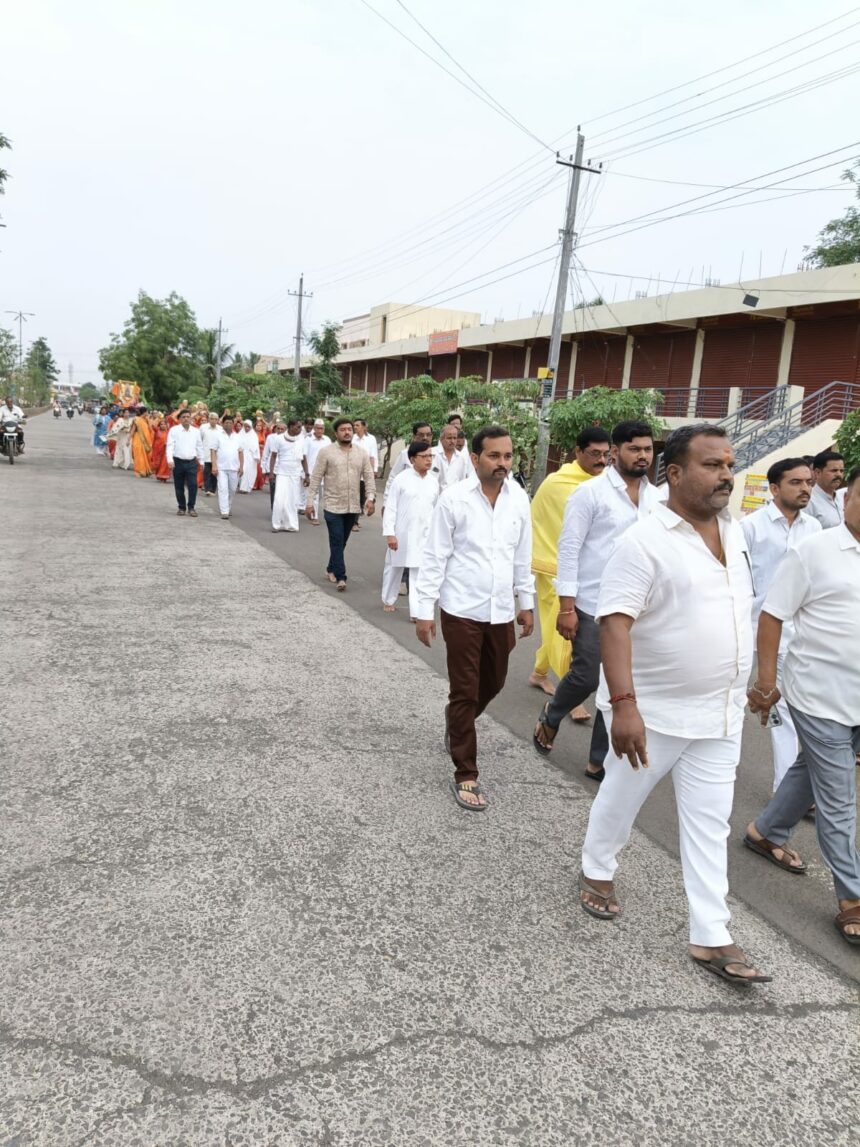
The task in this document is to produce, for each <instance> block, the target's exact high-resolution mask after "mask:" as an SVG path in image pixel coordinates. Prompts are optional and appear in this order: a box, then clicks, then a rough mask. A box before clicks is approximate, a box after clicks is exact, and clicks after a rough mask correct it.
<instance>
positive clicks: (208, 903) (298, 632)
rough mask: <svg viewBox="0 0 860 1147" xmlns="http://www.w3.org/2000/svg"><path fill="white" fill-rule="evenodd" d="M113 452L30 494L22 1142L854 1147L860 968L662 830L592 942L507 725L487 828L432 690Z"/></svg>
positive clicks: (82, 437)
mask: <svg viewBox="0 0 860 1147" xmlns="http://www.w3.org/2000/svg"><path fill="white" fill-rule="evenodd" d="M88 429H89V428H88V427H86V426H85V425H84V424H83V422H79V421H75V422H73V423H70V424H69V423H66V422H65V421H64V422H63V423H60V424H55V423H54V422H53V420H50V421H49V420H47V419H46V418H45V417H40V418H38V419H34V420H33V421H32V422H31V423H30V427H29V430H28V440H29V443H30V446H29V450H28V454H27V456H26V457H25V458H24V459H22V460H21V463H20V465H16V466H15V467H14V468H12V467H7V468H4V467H0V500H2V505H3V525H4V533H3V547H2V550H0V575H2V590H3V600H4V611H3V616H4V622H5V626H4V629H5V635H6V649H7V654H6V657H5V658H4V659H3V661H4V669H3V681H2V684H3V705H2V709H0V712H2V722H3V728H2V746H3V749H2V761H3V780H4V784H3V810H2V839H3V846H4V847H3V850H2V854H0V864H2V868H0V877H2V885H3V891H2V895H3V919H4V928H3V931H2V934H0V1051H2V1060H0V1064H2V1066H0V1144H7V1145H9V1147H11V1145H13V1144H14V1145H15V1147H25V1145H26V1147H30V1145H36V1144H39V1145H43V1144H44V1145H46V1147H67V1145H68V1147H72V1145H81V1147H83V1145H85V1144H86V1145H87V1147H89V1145H94V1147H95V1145H110V1147H114V1145H126V1144H141V1145H146V1147H153V1145H156V1144H159V1145H160V1144H171V1145H172V1144H177V1145H179V1144H181V1145H198V1144H200V1145H206V1147H208V1145H210V1144H211V1145H216V1144H218V1145H220V1144H224V1145H233V1147H236V1145H240V1144H243V1145H244V1144H253V1145H263V1144H265V1145H269V1144H272V1145H278V1147H280V1145H285V1147H291V1145H293V1144H296V1145H305V1144H338V1145H341V1144H343V1145H350V1147H351V1145H354V1144H362V1145H363V1144H383V1143H384V1144H396V1145H398V1147H400V1145H404V1147H406V1145H412V1144H416V1145H417V1144H421V1145H425V1144H428V1145H429V1144H443V1145H447V1144H452V1145H453V1144H456V1145H459V1144H464V1145H483V1144H488V1145H489V1144H493V1145H495V1144H499V1145H507V1144H517V1145H520V1144H528V1145H531V1144H535V1145H540V1147H543V1145H554V1144H558V1145H568V1144H577V1145H579V1144H583V1145H590V1144H600V1145H602V1147H605V1145H612V1147H614V1145H616V1144H617V1145H627V1144H630V1145H633V1144H642V1143H647V1144H661V1145H676V1144H677V1145H679V1147H681V1145H687V1144H690V1143H693V1142H695V1143H698V1144H702V1145H704V1147H707V1145H709V1144H715V1145H716V1144H721V1145H722V1144H726V1143H756V1144H780V1145H782V1144H786V1143H791V1144H792V1145H794V1147H806V1145H809V1147H812V1145H816V1147H817V1145H819V1144H822V1143H828V1144H849V1143H853V1142H856V1119H857V1111H858V1103H860V1095H858V1083H857V1081H858V1078H859V1077H860V1076H858V1069H860V1008H858V998H857V991H856V985H855V984H854V983H853V982H852V981H851V979H850V978H848V977H847V976H845V975H844V974H842V973H841V972H839V971H838V970H837V969H835V968H834V967H833V965H831V964H829V963H826V962H824V961H823V960H822V959H821V958H820V957H819V956H817V955H813V954H811V953H809V952H808V951H807V950H806V949H805V948H803V947H802V946H801V945H799V944H798V943H797V942H795V941H794V940H792V939H789V938H787V937H786V936H785V934H784V933H783V932H781V931H777V930H776V929H775V928H774V927H773V926H772V925H771V924H770V923H768V922H767V921H765V920H764V919H763V918H762V917H761V916H759V915H758V914H757V913H755V912H754V911H752V910H751V909H749V908H748V907H746V906H745V905H744V904H742V903H735V904H734V905H733V907H734V929H735V932H736V935H737V938H738V940H739V941H740V942H741V943H742V944H743V945H745V946H746V947H747V949H748V950H749V951H750V953H751V954H752V955H753V956H754V957H755V959H756V960H758V961H759V962H760V963H761V964H762V965H763V966H765V967H766V968H767V969H768V970H769V971H771V972H772V973H773V975H774V976H775V982H774V983H773V984H772V985H768V986H765V987H763V988H759V989H754V990H750V991H746V992H744V991H742V990H738V989H734V988H732V986H730V985H726V984H723V983H722V982H720V981H717V980H716V979H714V978H712V977H709V976H707V975H706V974H705V973H704V972H702V971H700V970H699V969H697V968H695V967H694V966H693V965H692V964H691V963H690V961H689V960H688V959H687V957H686V955H685V944H684V939H685V933H686V908H685V902H684V897H683V891H682V888H681V884H680V875H679V871H678V866H677V862H676V861H675V860H673V859H672V858H671V856H670V855H669V854H668V853H667V852H666V850H665V849H663V848H662V847H660V846H658V845H657V844H655V843H653V842H652V841H650V840H649V839H647V838H646V837H644V836H642V835H639V834H634V838H633V840H632V841H631V844H630V847H629V850H628V852H627V854H626V856H625V863H624V875H623V882H622V884H621V889H622V892H623V897H624V902H625V905H626V909H627V910H626V913H625V916H624V918H623V919H622V920H621V921H620V922H619V923H618V924H617V925H602V924H600V923H598V922H596V921H594V922H592V921H591V920H589V919H588V918H586V917H585V916H584V915H583V914H582V913H581V912H580V911H579V910H578V909H577V907H576V898H575V895H574V891H573V889H574V882H575V878H576V874H577V871H578V867H579V864H578V856H577V846H578V843H579V842H580V841H581V838H582V833H583V830H584V826H585V821H586V817H587V812H588V807H589V794H588V793H586V791H585V790H584V788H583V787H582V785H581V784H579V783H578V782H577V781H575V780H573V779H572V778H570V777H568V776H566V775H565V774H564V773H563V772H560V771H559V770H557V769H552V768H551V767H549V766H548V765H546V764H544V763H543V762H541V761H539V760H538V759H537V758H536V757H535V756H534V754H533V753H532V752H531V751H530V750H529V749H528V748H527V745H526V743H525V742H524V741H523V740H522V739H521V738H518V737H516V736H515V735H514V734H513V733H511V732H510V731H509V730H508V729H507V728H505V727H504V726H502V725H501V724H498V723H496V722H495V721H493V720H491V719H490V718H485V719H483V720H482V728H481V737H482V749H483V752H484V753H485V755H486V756H487V757H488V758H489V759H492V760H493V761H494V765H493V779H492V785H491V792H492V796H493V798H494V804H493V808H492V810H491V811H490V813H489V814H488V815H486V816H481V817H477V816H470V815H469V814H466V813H462V812H460V811H459V810H457V809H456V808H455V806H454V805H453V803H452V801H451V799H450V796H449V795H448V793H447V789H446V781H447V773H448V770H447V766H446V761H445V756H444V752H443V749H442V746H441V744H440V743H439V739H440V738H439V716H440V713H441V708H442V705H443V703H444V697H445V691H446V687H445V682H444V681H443V679H442V678H441V677H440V676H439V675H438V674H437V673H436V672H435V671H434V670H433V668H432V666H430V665H428V664H427V663H426V662H425V661H423V660H422V659H421V658H419V657H418V656H416V655H415V654H414V653H412V652H411V651H409V650H408V649H405V648H404V647H402V646H401V645H400V644H399V643H398V642H397V641H395V640H393V639H392V638H391V637H390V636H388V635H386V634H380V633H379V632H378V631H377V630H375V629H372V628H371V627H370V626H369V625H368V624H367V623H366V622H365V621H363V620H362V619H361V618H359V617H357V616H356V614H355V613H354V612H353V611H352V610H351V609H350V607H349V605H348V604H347V603H346V602H345V601H343V600H341V599H339V598H338V597H336V596H334V595H331V594H329V593H328V592H326V591H325V590H324V589H322V588H320V587H319V585H318V584H314V582H312V581H311V580H310V579H308V578H307V577H306V576H305V575H304V574H302V573H300V572H298V571H296V570H293V569H291V568H290V567H289V566H288V565H287V564H286V563H285V562H284V561H282V560H281V559H280V558H279V557H278V556H276V555H275V554H273V553H271V552H270V551H269V550H268V549H266V548H264V547H263V546H261V545H260V544H259V543H258V542H257V541H256V540H255V539H254V538H252V537H249V536H248V534H247V533H245V532H243V531H242V530H240V529H237V528H236V527H235V525H234V524H233V523H229V524H228V523H222V522H221V521H220V520H219V519H218V518H217V517H216V515H215V514H214V512H213V510H212V507H211V500H208V504H207V503H204V504H203V505H204V509H205V512H204V513H202V514H201V516H200V518H199V519H197V520H196V521H194V520H190V519H184V520H181V519H178V518H176V517H175V515H174V513H173V512H172V509H171V499H170V497H169V496H168V494H167V492H166V491H164V490H161V489H158V488H155V484H154V481H152V480H151V481H148V482H141V481H138V480H135V479H132V478H130V477H127V476H126V475H117V474H111V473H110V472H109V468H108V467H107V466H106V464H105V463H104V460H103V459H100V458H97V457H96V456H95V455H94V454H93V453H92V451H91V450H90V449H89V448H88V446H87V434H88ZM247 501H248V502H249V503H250V502H253V501H254V499H248V500H247ZM241 512H242V513H245V512H246V511H245V509H244V507H243V508H242V510H241ZM315 533H317V534H318V533H320V531H315ZM277 540H279V541H280V540H281V539H280V538H279V539H277ZM321 544H322V542H321V541H320V545H321ZM12 715H14V716H12ZM787 895H790V891H789V892H788V893H787Z"/></svg>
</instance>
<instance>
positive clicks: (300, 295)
mask: <svg viewBox="0 0 860 1147" xmlns="http://www.w3.org/2000/svg"><path fill="white" fill-rule="evenodd" d="M288 293H289V294H291V295H294V296H295V297H296V300H297V306H296V365H295V367H294V371H295V376H296V381H298V380H299V378H300V377H301V373H300V372H301V366H302V300H303V299H312V298H313V294H312V292H310V291H307V292H306V291H305V277H304V275H300V276H299V289H298V290H297V291H290V292H288Z"/></svg>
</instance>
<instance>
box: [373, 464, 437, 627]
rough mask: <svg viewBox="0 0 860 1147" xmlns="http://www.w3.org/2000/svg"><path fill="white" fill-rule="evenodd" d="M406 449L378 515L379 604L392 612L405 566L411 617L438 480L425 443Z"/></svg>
mask: <svg viewBox="0 0 860 1147" xmlns="http://www.w3.org/2000/svg"><path fill="white" fill-rule="evenodd" d="M408 450H409V454H410V459H409V461H410V462H411V467H410V469H409V470H404V471H403V472H402V473H400V474H398V475H397V477H396V478H395V479H394V481H393V482H392V483H391V489H390V490H389V491H388V502H387V503H386V505H385V513H384V514H383V516H382V533H383V536H384V537H385V540H386V542H387V543H388V550H387V552H386V554H385V566H384V568H383V570H382V607H383V609H384V610H385V611H386V613H393V612H394V610H395V609H396V603H397V597H398V595H399V592H400V579H401V576H402V574H403V570H404V569H408V570H409V616H410V617H415V616H416V614H415V609H416V606H417V604H418V602H417V596H416V590H417V588H418V567H419V563H420V561H421V552H422V550H423V549H424V543H425V541H426V540H427V531H428V530H429V529H430V518H431V517H432V515H433V507H434V506H435V505H436V500H437V498H438V497H439V482H438V480H437V478H436V475H435V474H433V473H432V472H431V467H432V465H433V453H432V450H431V448H430V447H429V446H428V444H427V443H426V442H416V443H413V444H412V445H410V446H409V447H408Z"/></svg>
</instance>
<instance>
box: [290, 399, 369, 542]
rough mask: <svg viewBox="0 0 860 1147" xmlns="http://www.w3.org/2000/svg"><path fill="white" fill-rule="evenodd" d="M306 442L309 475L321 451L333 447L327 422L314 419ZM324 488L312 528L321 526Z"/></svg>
mask: <svg viewBox="0 0 860 1147" xmlns="http://www.w3.org/2000/svg"><path fill="white" fill-rule="evenodd" d="M304 441H305V461H306V462H307V464H308V473H310V474H312V473H313V469H314V466H315V465H316V461H317V456H318V455H319V452H320V450H322V448H323V447H324V446H331V439H330V438H329V436H328V435H327V434H326V432H325V422H324V421H323V420H322V419H321V418H317V419H314V421H313V423H312V425H311V429H310V432H309V433H308V434H306V435H305V440H304ZM363 487H364V483H363V482H361V483H359V498H360V500H361V504H362V507H363V506H364V503H365V501H367V491H366V490H364V492H363V493H362V489H363ZM324 488H325V484H324V483H323V484H321V485H320V489H319V493H318V494H317V495H316V497H315V498H314V507H313V509H314V516H313V517H312V518H310V519H309V520H310V523H311V525H312V526H318V525H319V524H320V498H321V497H322V498H325V492H324ZM303 490H304V492H305V494H306V493H307V488H306V487H303Z"/></svg>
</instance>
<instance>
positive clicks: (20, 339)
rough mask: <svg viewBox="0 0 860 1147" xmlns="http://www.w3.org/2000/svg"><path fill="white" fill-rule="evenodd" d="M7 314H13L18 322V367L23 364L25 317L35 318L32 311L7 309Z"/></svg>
mask: <svg viewBox="0 0 860 1147" xmlns="http://www.w3.org/2000/svg"><path fill="white" fill-rule="evenodd" d="M6 314H7V315H14V316H15V321H16V322H17V324H18V369H19V370H20V369H21V367H22V366H23V365H24V323H26V321H27V319H28V318H29V319H33V318H35V317H36V316H35V312H33V311H7V312H6Z"/></svg>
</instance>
